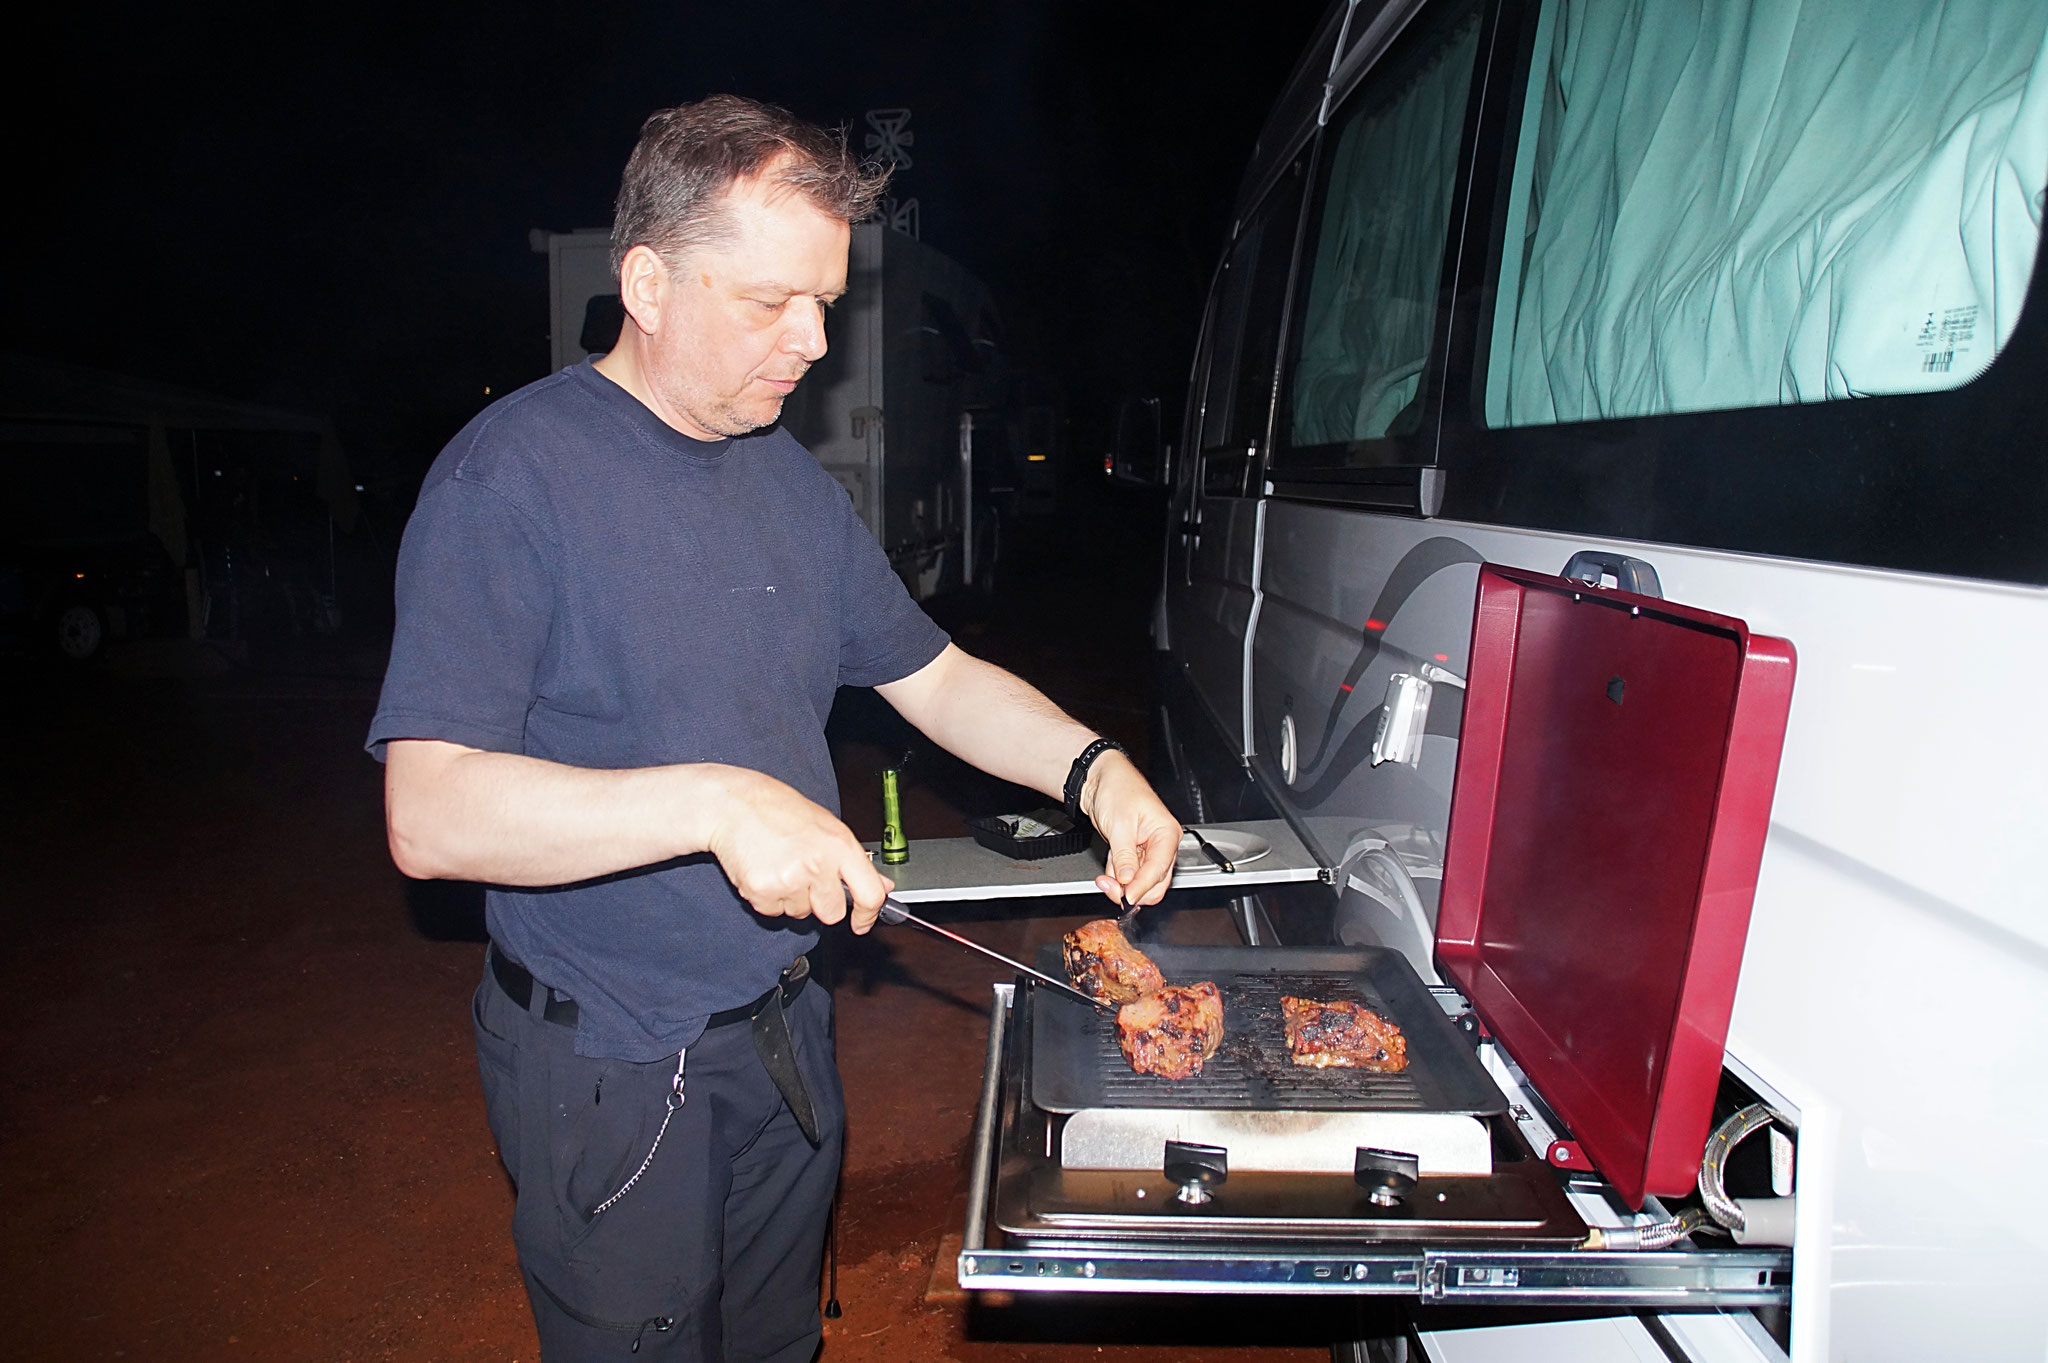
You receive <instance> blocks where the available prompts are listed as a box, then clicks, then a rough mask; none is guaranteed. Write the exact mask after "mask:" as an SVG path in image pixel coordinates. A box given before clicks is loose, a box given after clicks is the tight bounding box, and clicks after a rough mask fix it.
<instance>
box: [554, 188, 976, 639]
mask: <svg viewBox="0 0 2048 1363" xmlns="http://www.w3.org/2000/svg"><path fill="white" fill-rule="evenodd" d="M535 245H536V246H537V247H541V248H544V249H545V250H546V252H547V257H548V298H549V305H550V314H551V317H552V319H553V327H552V330H551V332H550V335H549V338H548V340H549V346H550V351H551V354H552V357H553V363H554V367H555V368H556V369H561V368H563V367H565V366H567V365H571V364H576V363H579V362H580V361H581V360H582V359H583V357H584V356H585V355H586V354H589V353H592V352H593V351H598V350H603V349H608V348H609V347H610V345H611V344H612V342H613V341H614V340H615V339H616V337H617V330H618V326H619V324H620V321H621V320H622V317H623V313H622V311H621V308H620V305H619V302H618V284H617V281H616V280H615V279H614V278H613V276H612V271H611V260H610V250H611V238H610V235H609V233H608V232H606V231H605V230H603V229H593V228H583V229H579V230H577V231H574V232H556V233H545V234H540V236H539V238H537V239H536V242H535ZM846 282H847V291H846V296H845V297H844V298H842V299H840V300H839V302H838V303H837V304H835V305H834V307H833V309H832V312H831V315H830V317H829V319H828V320H827V322H826V338H827V341H828V342H829V345H830V349H829V350H828V351H827V352H826V354H825V357H824V358H823V359H822V360H820V361H819V362H818V363H817V364H816V365H814V366H813V367H812V369H811V371H810V373H809V374H808V375H806V376H805V378H804V381H803V382H802V383H801V384H799V385H798V386H797V390H796V392H795V393H794V394H793V395H792V396H791V397H790V399H789V401H788V402H787V403H786V404H785V405H784V407H783V413H782V423H783V425H784V426H785V427H786V428H787V429H788V430H789V432H790V433H791V434H792V435H794V436H795V437H796V438H797V439H798V440H800V441H802V442H803V444H804V446H805V447H806V448H807V449H809V450H810V451H811V453H812V454H814V455H815V456H817V459H818V462H819V463H820V464H822V465H824V467H825V469H826V470H827V471H828V472H829V473H831V474H832V476H833V477H834V478H836V479H838V480H839V482H840V484H841V485H842V486H843V487H845V489H846V493H847V495H848V496H849V497H851V498H852V499H853V505H854V508H855V509H856V510H857V511H858V512H859V513H860V518H861V520H862V521H863V522H865V523H866V525H867V527H868V529H869V530H870V531H872V532H873V533H874V536H875V539H876V540H877V541H879V542H880V544H881V545H882V547H883V548H884V549H885V550H887V551H888V553H889V559H890V561H891V562H892V563H894V564H895V565H896V570H897V572H898V573H899V574H900V575H901V576H902V578H903V580H904V582H905V583H906V584H907V585H908V586H909V588H910V590H911V594H912V595H913V596H915V597H917V598H918V599H919V600H923V599H924V598H926V597H929V596H931V595H933V594H934V593H936V592H938V591H941V590H944V589H947V588H950V587H954V586H971V585H973V584H974V582H975V579H976V576H977V574H979V575H980V577H981V578H982V580H983V581H986V580H987V578H988V575H989V573H990V572H991V570H992V569H993V566H994V552H993V551H994V545H995V540H994V535H993V529H994V513H993V508H992V507H991V506H989V504H988V499H987V497H986V495H985V494H981V493H977V490H976V477H975V452H976V447H977V445H979V446H981V448H982V454H983V465H984V471H983V481H984V484H985V483H986V480H987V476H988V468H987V465H988V464H989V463H990V462H991V460H992V458H993V453H994V452H993V451H992V450H991V449H990V439H991V436H992V435H996V433H997V432H999V431H1006V426H1004V425H1003V424H1002V423H994V422H992V421H991V420H990V414H992V413H994V412H995V411H996V409H997V408H998V407H999V405H1000V403H1001V402H1002V399H1003V395H1004V393H1003V390H1004V385H1005V378H1006V371H1005V366H1004V364H1003V361H1002V356H1001V353H1000V350H999V348H998V345H997V338H998V336H999V334H1000V330H999V324H998V321H997V316H996V311H995V305H994V302H993V300H992V299H991V297H990V295H989V291H988V288H987V286H985V285H984V284H983V283H982V282H981V281H980V280H978V279H976V278H975V277H974V276H973V275H972V274H970V273H969V272H968V271H967V269H966V268H965V267H964V266H962V265H961V264H960V263H959V262H957V261H955V260H953V259H951V258H950V257H948V256H946V255H945V254H944V253H942V252H940V251H937V250H934V249H933V248H932V247H930V246H927V245H925V244H924V243H922V242H920V241H917V240H916V239H914V238H912V237H910V236H907V235H905V234H904V233H902V232H897V231H893V230H891V229H890V228H888V227H885V226H883V225H882V224H880V223H862V224H860V225H859V226H856V227H855V228H854V230H853V242H852V247H851V251H850V258H849V260H848V268H847V281H846ZM977 414H982V415H981V417H980V419H979V422H978V421H977ZM997 438H1000V437H999V436H998V437H997Z"/></svg>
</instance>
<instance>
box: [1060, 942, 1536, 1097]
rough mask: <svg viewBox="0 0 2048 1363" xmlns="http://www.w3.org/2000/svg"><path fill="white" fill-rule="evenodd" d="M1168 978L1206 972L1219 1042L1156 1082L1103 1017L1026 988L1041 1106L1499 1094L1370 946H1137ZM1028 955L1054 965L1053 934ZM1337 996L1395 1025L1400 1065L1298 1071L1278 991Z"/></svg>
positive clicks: (1414, 989) (1423, 998)
mask: <svg viewBox="0 0 2048 1363" xmlns="http://www.w3.org/2000/svg"><path fill="white" fill-rule="evenodd" d="M1146 954H1147V955H1149V956H1150V957H1151V958H1152V959H1153V961H1154V962H1156V963H1157V964H1158V966H1159V968H1160V970H1161V971H1163V972H1164V973H1165V975H1166V978H1167V980H1168V981H1169V982H1170V983H1194V982H1196V981H1200V980H1213V981H1215V983H1216V987H1217V989H1218V990H1220V991H1221V993H1222V995H1223V1045H1222V1047H1221V1048H1220V1049H1218V1051H1217V1052H1216V1054H1215V1055H1214V1056H1211V1057H1210V1059H1209V1061H1208V1063H1207V1064H1206V1065H1204V1066H1203V1067H1202V1072H1201V1074H1199V1075H1197V1076H1195V1077H1194V1078H1192V1079H1183V1080H1172V1081H1169V1080H1163V1079H1158V1078H1154V1077H1153V1076H1151V1075H1143V1074H1137V1073H1134V1072H1133V1071H1132V1069H1131V1067H1130V1066H1129V1064H1127V1063H1126V1062H1125V1060H1124V1057H1123V1053H1122V1051H1121V1050H1119V1049H1118V1047H1117V1040H1116V1022H1115V1020H1114V1019H1112V1018H1110V1017H1108V1016H1106V1015H1104V1014H1102V1013H1100V1012H1098V1011H1097V1010H1095V1009H1091V1008H1088V1007H1086V1006H1084V1005H1083V1004H1081V1003H1079V1002H1076V1001H1073V1000H1070V999H1067V998H1065V997H1063V996H1060V995H1057V994H1055V993H1053V992H1052V991H1051V990H1043V989H1041V990H1036V991H1034V992H1033V997H1032V999H1031V1008H1030V1018H1031V1048H1032V1054H1031V1071H1030V1073H1031V1098H1032V1101H1033V1103H1035V1104H1036V1105H1037V1106H1038V1107H1039V1108H1040V1109H1042V1110H1044V1111H1046V1112H1061V1113H1071V1112H1078V1111H1080V1110H1082V1109H1084V1108H1098V1107H1140V1108H1161V1107H1203V1108H1223V1109H1235V1110H1243V1111H1261V1112H1264V1111H1297V1112H1298V1111H1364V1112H1369V1111H1396V1112H1445V1113H1467V1114H1471V1115H1475V1116H1486V1115H1490V1114H1493V1113H1496V1112H1504V1111H1506V1110H1507V1100H1506V1099H1505V1098H1503V1097H1502V1096H1501V1092H1500V1089H1499V1088H1498V1087H1497V1086H1496V1085H1495V1084H1494V1082H1493V1080H1492V1079H1491V1078H1490V1077H1488V1075H1487V1073H1486V1071H1485V1069H1484V1068H1483V1067H1482V1066H1481V1065H1480V1064H1479V1060H1478V1058H1477V1057H1476V1056H1474V1055H1473V1053H1472V1049H1471V1047H1470V1046H1469V1045H1467V1044H1466V1042H1465V1040H1464V1038H1463V1037H1461V1036H1460V1035H1459V1034H1458V1030H1457V1028H1456V1027H1454V1026H1453V1025H1452V1024H1451V1021H1450V1019H1449V1018H1447V1017H1445V1016H1444V1014H1443V1010H1442V1009H1441V1008H1439V1007H1437V1005H1436V1001H1435V1000H1434V999H1433V998H1431V997H1430V994H1429V991H1428V989H1427V988H1425V987H1424V985H1423V983H1422V980H1421V979H1420V978H1419V977H1418V976H1417V975H1416V973H1415V969H1414V967H1412V966H1410V965H1409V964H1408V961H1407V959H1406V958H1405V957H1403V956H1402V955H1401V954H1400V953H1399V952H1397V951H1389V950H1386V949H1384V948H1377V947H1171V946H1158V947H1149V946H1148V947H1147V948H1146ZM1038 965H1039V967H1040V968H1041V969H1044V970H1048V971H1052V972H1057V971H1060V970H1061V969H1062V968H1063V967H1062V964H1061V961H1060V949H1059V944H1058V943H1056V942H1054V943H1048V944H1046V945H1045V946H1044V947H1042V948H1040V950H1039V956H1038ZM1283 994H1293V995H1295V996H1296V997H1299V998H1313V999H1348V1000H1352V1001H1354V1002H1358V1003H1363V1004H1364V1005H1366V1006H1367V1007H1368V1008H1371V1009H1372V1010H1373V1011H1374V1012H1376V1013H1378V1014H1380V1015H1381V1016H1382V1017H1385V1018H1388V1019H1390V1020H1391V1021H1393V1022H1395V1023H1397V1024H1399V1026H1400V1028H1401V1030H1402V1031H1403V1032H1404V1033H1405V1034H1406V1035H1407V1037H1408V1068H1407V1069H1405V1070H1403V1071H1401V1072H1400V1073H1398V1074H1377V1073H1374V1072H1373V1071H1371V1070H1352V1069H1326V1070H1317V1069H1307V1068H1303V1067H1301V1066H1298V1065H1295V1064H1294V1063H1293V1062H1292V1061H1291V1060H1289V1059H1288V1055H1287V1041H1286V1037H1285V1035H1284V1033H1283V1031H1282V1026H1281V1014H1280V997H1281V995H1283Z"/></svg>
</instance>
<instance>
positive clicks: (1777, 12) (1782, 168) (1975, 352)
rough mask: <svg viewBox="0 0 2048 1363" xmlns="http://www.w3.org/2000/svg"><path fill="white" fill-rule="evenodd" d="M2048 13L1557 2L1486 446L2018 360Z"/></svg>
mask: <svg viewBox="0 0 2048 1363" xmlns="http://www.w3.org/2000/svg"><path fill="white" fill-rule="evenodd" d="M2044 175H2048V6H2044V5H2042V4H2040V3H2039V0H2008V2H2007V3H1998V2H1997V0H1957V2H1956V3H1947V4H1941V5H1915V4H1867V5H1786V4H1780V3H1777V2H1776V0H1716V2H1715V3H1710V4H1698V3H1693V4H1662V3H1660V4H1644V3H1641V0H1548V3H1547V4H1546V5H1545V7H1544V10H1543V12H1542V14H1541V17H1540V20H1539V25H1538V28H1537V31H1536V34H1535V52H1534V59H1533V65H1532V68H1531V78H1530V80H1529V82H1528V94H1527V102H1526V105H1525V108H1524V111H1523V116H1522V118H1521V123H1520V131H1519V133H1518V149H1517V152H1516V155H1515V159H1514V163H1513V171H1512V180H1511V182H1510V185H1509V187H1508V199H1507V206H1506V219H1505V224H1506V243H1507V244H1506V247H1505V249H1504V251H1503V256H1502V260H1501V265H1500V275H1499V283H1498V287H1497V289H1496V292H1495V300H1496V301H1495V303H1494V312H1493V316H1492V319H1491V323H1492V326H1491V341H1490V343H1489V344H1488V347H1487V348H1488V362H1487V366H1486V371H1485V374H1486V377H1485V389H1484V410H1485V419H1486V422H1487V424H1488V425H1491V426H1496V427H1499V426H1522V425H1536V424H1544V423H1552V422H1565V421H1584V420H1591V419H1595V418H1608V417H1633V416H1650V415H1656V414H1661V413H1669V412H1693V411H1708V410H1715V409H1728V408H1741V407H1756V406H1769V405H1776V404H1782V403H1800V402H1817V401H1822V400H1826V399H1833V398H1847V397H1863V396H1870V395H1876V394H1903V393H1924V392H1930V391H1936V390H1941V389H1947V388H1954V387H1958V386H1960V385H1962V384H1964V383H1967V382H1968V381H1969V380H1970V379H1972V378H1974V377H1976V376H1977V375H1978V374H1980V373H1982V372H1983V371H1984V370H1985V369H1986V368H1987V367H1988V366H1989V365H1990V363H1991V361H1992V359H1993V357H1994V356H1995V355H1996V354H1997V352H1998V350H1999V349H2000V348H2001V347H2002V346H2003V345H2004V343H2005V342H2006V340H2007V339H2009V338H2010V336H2011V334H2012V330H2013V326H2014V324H2015V323H2016V322H2017V321H2018V318H2019V312H2020V304H2021V300H2022V298H2023V297H2024V295H2025V293H2026V290H2027V287H2028V282H2029V278H2030V276H2031V274H2032V271H2033V266H2034V256H2035V251H2036V248H2037V246H2038V244H2039V241H2040V236H2041V218H2042V211H2043V204H2042V198H2043V180H2044Z"/></svg>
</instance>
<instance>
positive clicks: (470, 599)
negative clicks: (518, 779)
mask: <svg viewBox="0 0 2048 1363" xmlns="http://www.w3.org/2000/svg"><path fill="white" fill-rule="evenodd" d="M550 561H551V555H550V554H549V552H548V543H547V540H546V538H545V537H544V536H543V535H542V533H541V531H540V528H539V527H538V526H537V525H535V523H534V522H533V521H532V519H531V518H530V517H528V516H527V515H526V514H525V513H524V512H522V511H521V510H519V509H518V508H517V507H516V506H514V505H513V504H512V503H511V502H510V501H508V500H507V499H506V498H505V497H504V496H503V495H502V494H500V493H498V492H495V491H493V490H492V489H491V488H489V487H488V486H486V485H484V484H482V483H479V482H476V481H474V480H471V479H465V478H462V477H459V476H458V477H451V478H446V479H443V480H442V481H441V482H439V483H436V484H434V485H433V486H432V487H430V488H428V490H427V491H426V492H425V493H424V494H423V495H422V496H421V497H420V501H419V505H418V507H416V508H415V509H414V511H413V514H412V519H411V520H410V521H409V522H408V523H407V524H406V527H405V538H404V541H403V542H402V543H401V545H400V547H399V551H398V583H397V588H398V591H397V595H398V621H397V628H396V630H395V631H394V632H393V635H392V640H391V663H390V666H389V667H388V668H387V669H386V670H385V673H384V693H383V696H382V698H381V699H380V700H379V702H378V705H377V714H376V718H374V719H373V720H371V721H370V736H369V740H368V742H367V744H366V745H365V746H367V747H368V748H369V750H370V753H371V755H372V756H374V757H376V758H377V760H379V761H382V760H383V759H384V745H385V744H386V743H387V742H389V741H390V740H391V739H394V738H430V739H440V740H443V741H445V742H449V743H460V744H461V745H463V746H464V747H468V748H480V749H484V750H486V751H489V752H519V751H522V749H523V745H524V740H525V732H526V713H527V710H528V709H529V708H530V707H531V706H532V704H533V700H534V696H535V692H536V686H535V675H536V673H537V671H538V669H539V667H540V664H541V659H542V655H543V653H544V652H545V651H546V649H547V646H548V637H549V632H550V629H551V628H552V625H553V620H554V604H555V583H554V578H553V574H552V573H551V571H550Z"/></svg>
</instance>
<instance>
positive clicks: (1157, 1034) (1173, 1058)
mask: <svg viewBox="0 0 2048 1363" xmlns="http://www.w3.org/2000/svg"><path fill="white" fill-rule="evenodd" d="M1116 1032H1117V1037H1116V1040H1117V1045H1119V1046H1121V1047H1123V1052H1124V1059H1126V1060H1128V1061H1130V1062H1131V1068H1132V1069H1134V1070H1136V1071H1137V1072H1138V1073H1140V1074H1156V1075H1158V1076H1159V1077H1160V1078H1162V1079H1192V1078H1193V1077H1194V1076H1196V1075H1198V1074H1200V1073H1201V1072H1202V1062H1203V1061H1204V1060H1207V1059H1208V1058H1209V1057H1210V1056H1212V1055H1214V1054H1216V1048H1217V1047H1218V1046H1220V1045H1222V1044H1223V996H1222V995H1221V994H1219V993H1217V992H1216V986H1215V985H1213V984H1210V983H1207V982H1206V981H1205V982H1204V983H1201V984H1168V985H1161V986H1160V987H1159V988H1158V989H1155V990H1153V991H1152V992H1151V993H1149V994H1147V995H1145V996H1144V997H1143V998H1141V999H1139V1000H1138V1001H1137V1002H1136V1003H1127V1004H1125V1005H1124V1006H1123V1007H1122V1008H1120V1009H1118V1010H1117V1015H1116Z"/></svg>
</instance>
